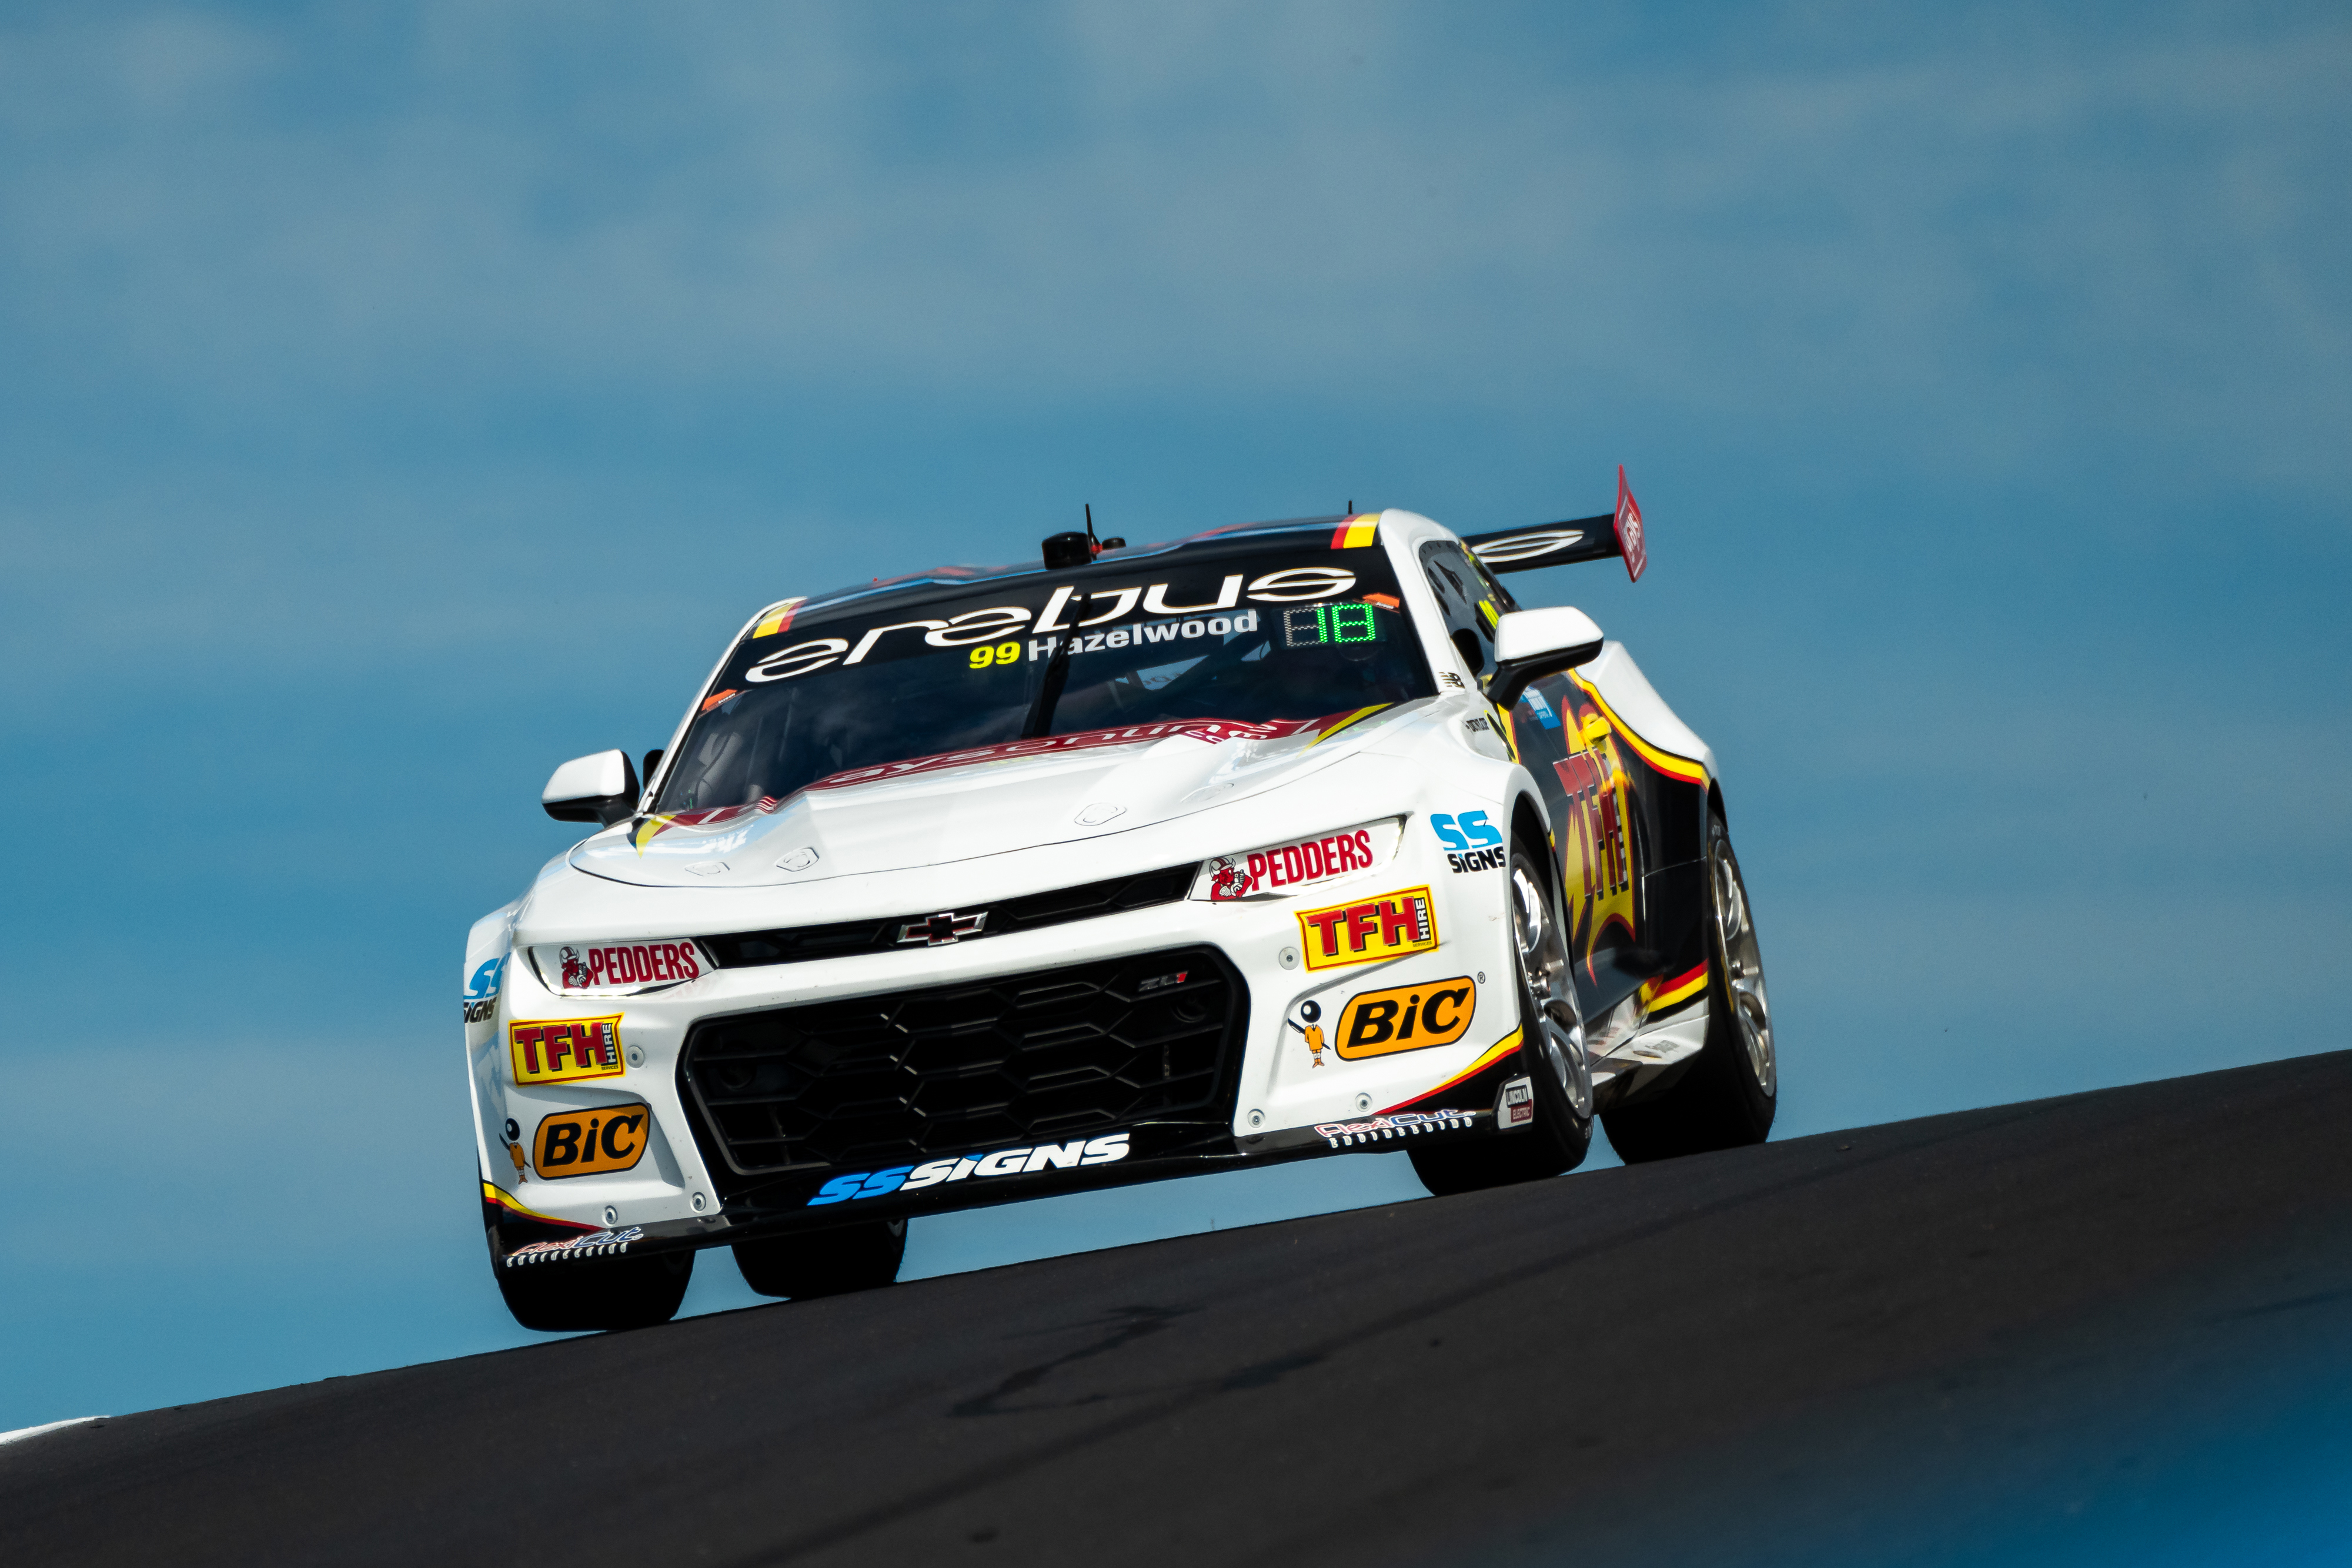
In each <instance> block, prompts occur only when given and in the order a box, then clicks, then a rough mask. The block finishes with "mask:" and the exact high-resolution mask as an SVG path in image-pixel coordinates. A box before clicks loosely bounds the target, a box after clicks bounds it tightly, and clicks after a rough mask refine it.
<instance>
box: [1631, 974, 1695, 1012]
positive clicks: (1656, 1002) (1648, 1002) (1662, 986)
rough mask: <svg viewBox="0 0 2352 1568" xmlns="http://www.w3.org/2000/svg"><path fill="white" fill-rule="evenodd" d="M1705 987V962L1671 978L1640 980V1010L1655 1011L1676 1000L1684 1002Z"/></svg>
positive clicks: (1667, 1006) (1668, 1006) (1668, 1005)
mask: <svg viewBox="0 0 2352 1568" xmlns="http://www.w3.org/2000/svg"><path fill="white" fill-rule="evenodd" d="M1705 989H1706V965H1705V964H1701V965H1700V966H1699V967H1697V968H1696V969H1693V970H1691V971H1690V972H1689V973H1687V974H1684V975H1677V976H1676V977H1674V978H1673V979H1671V980H1644V981H1643V982H1642V1010H1643V1011H1644V1012H1655V1011H1657V1010H1658V1009H1661V1008H1670V1007H1673V1006H1674V1005H1675V1003H1676V1002H1686V1001H1688V1000H1690V998H1693V997H1695V996H1696V995H1698V994H1699V992H1701V991H1703V990H1705Z"/></svg>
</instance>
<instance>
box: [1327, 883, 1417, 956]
mask: <svg viewBox="0 0 2352 1568" xmlns="http://www.w3.org/2000/svg"><path fill="white" fill-rule="evenodd" d="M1298 935H1299V937H1300V939H1301V941H1302V944H1303V945H1304V946H1305V948H1306V951H1307V967H1308V968H1310V969H1336V968H1338V967H1340V966H1341V965H1343V964H1370V963H1372V962H1374V961H1376V960H1378V959H1381V958H1394V957H1396V956H1399V955H1401V954H1405V953H1422V952H1426V951H1427V950H1428V949H1430V948H1432V947H1434V946H1437V915H1436V913H1435V911H1434V910H1433V908H1432V907H1431V905H1430V900H1429V889H1427V888H1426V887H1413V888H1407V889H1406V890H1405V891H1403V892H1402V893H1384V894H1381V895H1380V896H1379V897H1377V898H1368V899H1365V900H1364V901H1363V902H1362V903H1360V904H1334V905H1333V906H1332V907H1330V908H1328V909H1308V910H1303V911H1301V912H1300V914H1299V916H1298Z"/></svg>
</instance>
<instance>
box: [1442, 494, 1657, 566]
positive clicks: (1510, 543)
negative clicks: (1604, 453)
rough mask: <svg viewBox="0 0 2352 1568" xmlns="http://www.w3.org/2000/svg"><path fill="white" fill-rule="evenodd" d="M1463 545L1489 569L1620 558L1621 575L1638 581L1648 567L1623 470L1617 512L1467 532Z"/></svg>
mask: <svg viewBox="0 0 2352 1568" xmlns="http://www.w3.org/2000/svg"><path fill="white" fill-rule="evenodd" d="M1462 542H1463V543H1464V544H1465V545H1468V546H1469V547H1470V553H1471V554H1472V555H1475V556H1476V557H1477V558H1478V561H1479V564H1480V565H1482V566H1484V567H1485V568H1486V570H1488V571H1497V572H1500V571H1533V570H1536V569H1537V568H1538V567H1544V566H1569V565H1571V564H1573V563H1575V562H1577V561H1580V560H1606V559H1609V558H1610V557H1611V556H1618V557H1622V559H1623V560H1624V562H1625V576H1626V577H1627V579H1628V580H1632V581H1634V582H1639V581H1641V580H1642V573H1643V570H1644V569H1646V568H1647V567H1648V566H1649V564H1650V550H1649V544H1648V541H1647V539H1646V538H1644V537H1643V532H1642V508H1641V507H1640V506H1639V505H1637V504H1636V503H1635V502H1634V500H1633V491H1631V490H1629V489H1627V488H1626V487H1625V470H1624V469H1623V468H1622V466H1621V467H1620V468H1619V469H1618V470H1617V509H1616V510H1615V511H1613V512H1603V513H1601V515H1600V516H1599V517H1571V518H1570V519H1569V520H1568V521H1566V522H1561V523H1545V524H1543V525H1541V526H1540V527H1538V528H1502V529H1498V530H1497V531H1496V532H1494V533H1491V534H1468V535H1465V536H1464V538H1463V540H1462Z"/></svg>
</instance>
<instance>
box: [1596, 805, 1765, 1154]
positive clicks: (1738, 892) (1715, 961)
mask: <svg viewBox="0 0 2352 1568" xmlns="http://www.w3.org/2000/svg"><path fill="white" fill-rule="evenodd" d="M1706 862H1707V865H1706V870H1707V878H1706V881H1707V903H1708V911H1707V913H1708V916H1709V918H1708V922H1707V926H1708V937H1709V940H1708V946H1709V949H1710V951H1709V952H1708V954H1707V970H1708V974H1707V977H1706V1044H1705V1045H1704V1046H1703V1047H1702V1048H1701V1049H1700V1051H1699V1053H1698V1058H1697V1060H1696V1061H1693V1062H1692V1063H1691V1064H1690V1069H1689V1071H1686V1072H1685V1073H1684V1074H1683V1075H1682V1077H1681V1078H1679V1079H1677V1080H1676V1081H1675V1083H1674V1086H1673V1087H1672V1088H1670V1089H1668V1090H1666V1091H1665V1092H1664V1093H1662V1094H1660V1095H1658V1096H1657V1097H1655V1098H1654V1099H1643V1100H1637V1101H1635V1102H1634V1103H1632V1104H1630V1105H1626V1106H1623V1107H1622V1108H1620V1109H1618V1110H1614V1111H1611V1112H1608V1113H1605V1114H1603V1115H1602V1116H1601V1125H1602V1126H1603V1127H1605V1128H1607V1129H1608V1131H1609V1145H1610V1147H1612V1148H1613V1149H1615V1150H1616V1151H1617V1157H1618V1158H1619V1159H1622V1160H1623V1161H1624V1162H1625V1163H1626V1164H1627V1165H1629V1166H1633V1165H1641V1164H1643V1162H1645V1161H1648V1160H1664V1159H1672V1158H1674V1157H1675V1156H1676V1155H1697V1154H1705V1153H1706V1152H1707V1151H1708V1150H1711V1149H1733V1148H1738V1147H1740V1146H1741V1145H1747V1144H1760V1143H1762V1142H1763V1141H1764V1139H1765V1137H1766V1135H1767V1134H1769V1133H1770V1132H1771V1131H1772V1115H1773V1113H1774V1111H1775V1110H1777V1109H1778V1108H1779V1105H1780V1057H1779V1055H1778V1054H1777V1052H1776V1051H1775V1049H1774V1045H1773V1040H1772V1007H1771V1002H1770V999H1769V998H1768V997H1767V996H1766V995H1765V991H1764V956H1763V953H1762V951H1761V950H1760V949H1759V947H1758V946H1757V944H1756V916H1755V914H1754V912H1753V911H1752V910H1751V909H1749V907H1748V884H1747V883H1746V882H1744V881H1743V880H1741V878H1740V875H1739V857H1738V856H1737V855H1735V854H1733V853H1732V852H1731V830H1730V829H1729V828H1728V827H1727V826H1725V824H1724V821H1723V817H1722V814H1721V813H1720V812H1712V813H1710V814H1709V815H1708V818H1707V835H1706Z"/></svg>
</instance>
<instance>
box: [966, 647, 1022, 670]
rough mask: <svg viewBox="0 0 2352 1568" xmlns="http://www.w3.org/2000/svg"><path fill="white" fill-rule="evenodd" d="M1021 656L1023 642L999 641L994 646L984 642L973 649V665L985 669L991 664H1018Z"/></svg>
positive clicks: (974, 667) (975, 667) (978, 668)
mask: <svg viewBox="0 0 2352 1568" xmlns="http://www.w3.org/2000/svg"><path fill="white" fill-rule="evenodd" d="M1020 658H1021V644H1020V643H1017V642H1013V643H996V644H994V645H993V646H991V645H989V644H987V643H982V644H981V645H980V646H979V647H977V648H974V649H973V650H972V651H971V667H972V668H973V669H975V670H984V669H986V668H988V666H989V665H991V664H1017V663H1018V662H1019V661H1020Z"/></svg>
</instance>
